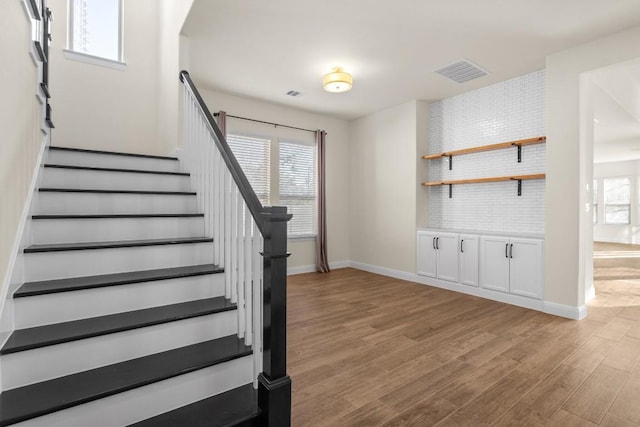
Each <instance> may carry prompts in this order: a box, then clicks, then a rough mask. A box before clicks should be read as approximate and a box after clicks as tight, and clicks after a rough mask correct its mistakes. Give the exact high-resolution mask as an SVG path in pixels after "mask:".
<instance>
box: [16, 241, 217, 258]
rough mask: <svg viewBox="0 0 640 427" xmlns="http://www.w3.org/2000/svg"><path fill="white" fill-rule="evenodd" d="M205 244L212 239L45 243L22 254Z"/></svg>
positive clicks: (26, 249)
mask: <svg viewBox="0 0 640 427" xmlns="http://www.w3.org/2000/svg"><path fill="white" fill-rule="evenodd" d="M207 242H213V238H211V237H180V238H172V239H145V240H117V241H111V242H80V243H47V244H43V245H31V246H29V247H27V248H25V249H24V253H26V254H28V253H34V252H59V251H77V250H85V249H113V248H133V247H138V246H160V245H179V244H183V243H207Z"/></svg>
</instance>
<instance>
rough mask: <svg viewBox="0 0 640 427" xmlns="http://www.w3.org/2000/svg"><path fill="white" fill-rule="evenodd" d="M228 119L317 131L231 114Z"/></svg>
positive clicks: (216, 115) (215, 114)
mask: <svg viewBox="0 0 640 427" xmlns="http://www.w3.org/2000/svg"><path fill="white" fill-rule="evenodd" d="M213 115H214V116H215V117H218V116H219V115H220V113H214V114H213ZM227 117H231V118H232V119H240V120H247V121H250V122H256V123H262V124H265V125H272V126H276V127H278V126H280V127H281V128H289V129H296V130H303V131H305V132H313V133H315V132H316V131H315V130H311V129H304V128H297V127H295V126H289V125H281V124H280V123H273V122H265V121H262V120H256V119H249V118H247V117H240V116H232V115H231V114H227Z"/></svg>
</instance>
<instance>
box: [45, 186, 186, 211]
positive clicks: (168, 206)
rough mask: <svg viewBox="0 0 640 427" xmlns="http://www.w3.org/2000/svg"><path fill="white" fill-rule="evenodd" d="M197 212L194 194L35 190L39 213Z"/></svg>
mask: <svg viewBox="0 0 640 427" xmlns="http://www.w3.org/2000/svg"><path fill="white" fill-rule="evenodd" d="M194 212H197V200H196V197H195V196H181V195H163V194H122V193H62V192H48V191H42V192H40V193H39V194H38V212H37V213H38V214H40V215H56V214H58V215H64V214H76V215H80V214H87V215H88V214H104V215H108V214H153V213H194Z"/></svg>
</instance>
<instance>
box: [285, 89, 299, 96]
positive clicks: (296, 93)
mask: <svg viewBox="0 0 640 427" xmlns="http://www.w3.org/2000/svg"><path fill="white" fill-rule="evenodd" d="M287 95H289V96H300V95H302V94H301V93H300V92H298V91H297V90H290V91H289V92H287Z"/></svg>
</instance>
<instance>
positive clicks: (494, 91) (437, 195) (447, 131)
mask: <svg viewBox="0 0 640 427" xmlns="http://www.w3.org/2000/svg"><path fill="white" fill-rule="evenodd" d="M545 123H546V120H545V72H544V70H541V71H536V72H534V73H530V74H526V75H524V76H521V77H517V78H514V79H511V80H507V81H504V82H501V83H498V84H495V85H491V86H488V87H485V88H482V89H478V90H474V91H472V92H468V93H465V94H462V95H458V96H455V97H453V98H448V99H444V100H442V101H438V102H434V103H432V104H430V105H429V154H432V153H440V152H444V151H450V150H457V149H461V148H469V147H476V146H479V145H487V144H495V143H499V142H506V141H513V140H517V139H524V138H533V137H538V136H543V135H546V126H545ZM425 154H427V153H425ZM424 161H425V162H429V163H428V168H429V181H440V180H454V179H465V178H484V177H492V176H505V175H527V174H534V173H544V172H545V144H538V145H531V146H525V147H522V163H518V162H517V148H516V147H513V148H508V149H504V150H495V151H486V152H481V153H474V154H467V155H463V156H456V157H453V170H449V162H448V159H447V158H442V159H435V160H424ZM544 188H545V181H544V180H531V181H522V195H521V196H518V183H517V181H514V182H508V181H505V182H495V183H481V184H466V185H454V186H453V197H452V198H449V187H448V186H438V187H427V188H424V191H428V192H429V197H428V207H427V208H428V212H429V226H430V227H434V228H449V229H458V230H469V231H490V232H504V233H535V234H542V233H544Z"/></svg>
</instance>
